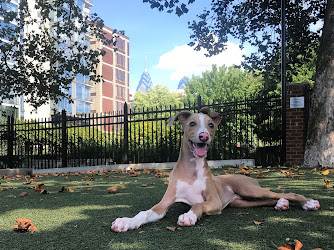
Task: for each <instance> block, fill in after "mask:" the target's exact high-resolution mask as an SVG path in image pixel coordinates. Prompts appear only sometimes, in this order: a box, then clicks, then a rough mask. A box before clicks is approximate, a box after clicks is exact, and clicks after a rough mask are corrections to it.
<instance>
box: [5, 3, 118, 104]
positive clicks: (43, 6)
mask: <svg viewBox="0 0 334 250" xmlns="http://www.w3.org/2000/svg"><path fill="white" fill-rule="evenodd" d="M8 2H9V1H7V0H0V4H1V5H0V16H2V17H3V20H1V21H0V22H1V27H0V37H1V38H2V39H4V40H2V42H1V43H0V49H1V52H0V76H1V77H0V103H1V102H2V101H3V100H4V99H6V98H8V99H11V98H14V97H18V96H21V95H24V96H25V97H26V99H25V101H26V102H28V103H30V104H31V105H32V106H33V107H34V108H37V107H39V106H41V105H43V104H45V103H46V102H48V101H50V100H51V101H54V102H56V103H57V102H58V101H59V99H60V98H62V97H65V98H69V99H71V96H70V93H69V91H68V90H69V88H70V84H71V82H72V81H73V79H74V78H75V77H76V75H77V74H82V75H86V76H90V75H91V73H93V74H92V75H91V76H90V78H91V80H92V81H93V82H97V81H99V80H100V79H101V76H99V75H96V65H97V64H98V62H99V59H98V58H99V56H101V55H104V54H105V52H104V51H103V50H100V49H98V50H92V49H90V47H89V44H87V41H86V40H85V34H88V33H89V34H90V35H92V36H95V37H96V38H97V39H98V40H101V41H104V42H105V43H113V44H114V43H115V38H113V39H111V40H106V39H105V38H104V34H103V31H102V28H103V26H104V24H103V21H102V20H101V19H100V18H99V17H98V16H97V15H86V14H84V13H83V11H82V7H83V6H78V5H77V3H80V2H81V1H75V0H52V1H43V0H37V1H35V2H34V1H28V0H21V1H20V2H19V6H18V8H17V9H15V7H14V8H11V7H10V4H9V3H8ZM13 6H15V5H13ZM31 9H35V10H36V11H31ZM36 27H39V28H36Z"/></svg>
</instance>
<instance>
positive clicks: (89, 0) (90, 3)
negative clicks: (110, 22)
mask: <svg viewBox="0 0 334 250" xmlns="http://www.w3.org/2000/svg"><path fill="white" fill-rule="evenodd" d="M92 6H93V0H85V8H90V7H92Z"/></svg>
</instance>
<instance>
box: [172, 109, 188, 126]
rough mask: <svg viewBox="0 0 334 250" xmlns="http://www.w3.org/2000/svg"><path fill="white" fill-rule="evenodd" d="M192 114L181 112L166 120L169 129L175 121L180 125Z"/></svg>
mask: <svg viewBox="0 0 334 250" xmlns="http://www.w3.org/2000/svg"><path fill="white" fill-rule="evenodd" d="M192 114H193V112H191V111H181V112H180V113H178V114H177V115H175V116H172V117H171V118H169V119H168V127H171V126H172V125H173V123H174V122H175V121H180V122H181V123H184V121H185V120H187V119H188V118H189V117H190V116H191V115H192Z"/></svg>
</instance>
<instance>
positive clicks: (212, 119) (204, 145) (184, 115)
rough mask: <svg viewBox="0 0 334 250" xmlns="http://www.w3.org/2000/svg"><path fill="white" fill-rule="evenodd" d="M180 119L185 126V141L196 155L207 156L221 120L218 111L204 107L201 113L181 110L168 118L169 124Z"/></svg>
mask: <svg viewBox="0 0 334 250" xmlns="http://www.w3.org/2000/svg"><path fill="white" fill-rule="evenodd" d="M175 121H180V122H181V124H182V127H183V131H184V135H183V141H184V143H187V145H188V147H189V150H190V151H191V152H192V153H193V154H194V156H195V157H206V155H207V152H208V150H209V147H210V144H211V142H212V141H213V139H214V137H215V131H216V128H217V126H218V124H219V123H220V121H221V116H220V115H219V113H217V112H211V111H210V109H209V108H207V107H204V108H202V109H201V110H200V113H197V114H195V113H193V112H191V111H181V112H180V113H178V114H177V115H175V116H173V117H171V118H170V119H169V120H168V126H172V125H173V123H174V122H175Z"/></svg>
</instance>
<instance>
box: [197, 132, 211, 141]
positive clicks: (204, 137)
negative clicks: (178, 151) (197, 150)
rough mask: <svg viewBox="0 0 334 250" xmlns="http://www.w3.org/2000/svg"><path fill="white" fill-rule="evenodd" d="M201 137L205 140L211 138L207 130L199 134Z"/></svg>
mask: <svg viewBox="0 0 334 250" xmlns="http://www.w3.org/2000/svg"><path fill="white" fill-rule="evenodd" d="M199 139H200V140H201V141H203V142H205V141H207V140H209V134H208V133H205V132H202V133H200V134H199Z"/></svg>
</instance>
